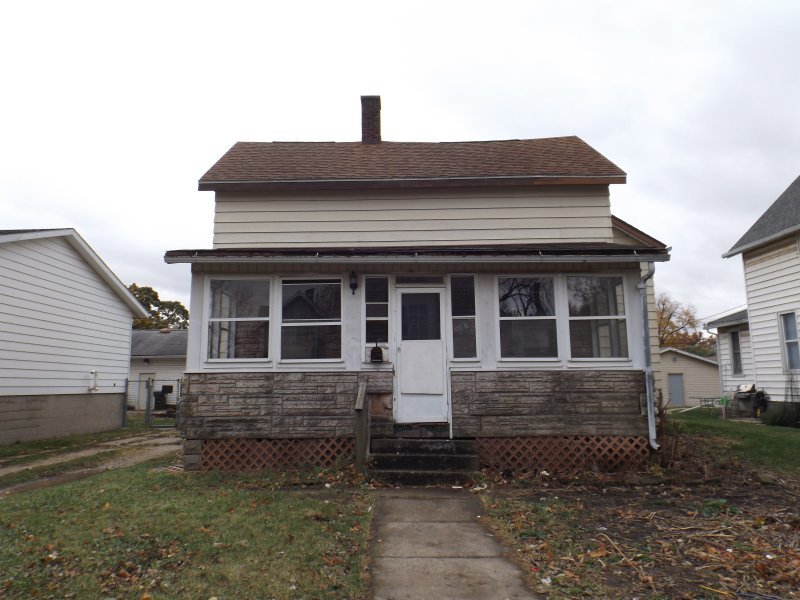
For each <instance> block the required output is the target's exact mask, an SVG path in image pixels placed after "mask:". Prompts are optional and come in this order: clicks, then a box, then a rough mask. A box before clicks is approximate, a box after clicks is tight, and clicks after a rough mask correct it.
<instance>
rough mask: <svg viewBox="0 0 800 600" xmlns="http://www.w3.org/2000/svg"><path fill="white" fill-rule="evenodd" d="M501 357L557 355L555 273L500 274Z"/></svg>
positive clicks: (498, 282)
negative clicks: (502, 275) (547, 274)
mask: <svg viewBox="0 0 800 600" xmlns="http://www.w3.org/2000/svg"><path fill="white" fill-rule="evenodd" d="M497 287H498V303H499V306H500V356H501V357H502V358H552V357H556V356H558V342H557V335H556V311H555V292H554V285H553V278H552V277H524V278H522V277H501V278H499V279H498V281H497Z"/></svg>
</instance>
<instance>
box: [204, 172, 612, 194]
mask: <svg viewBox="0 0 800 600" xmlns="http://www.w3.org/2000/svg"><path fill="white" fill-rule="evenodd" d="M625 182H626V176H625V175H602V176H570V175H538V176H505V175H504V176H498V177H426V178H393V179H286V180H269V181H259V180H252V181H237V180H224V181H209V180H203V179H201V180H200V181H199V182H198V186H197V189H198V190H200V191H201V192H205V191H215V192H221V191H233V190H235V191H291V190H352V189H364V190H377V189H410V188H463V187H477V186H479V187H487V186H488V187H507V186H539V185H609V184H615V183H625Z"/></svg>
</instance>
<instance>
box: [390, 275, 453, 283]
mask: <svg viewBox="0 0 800 600" xmlns="http://www.w3.org/2000/svg"><path fill="white" fill-rule="evenodd" d="M395 281H396V282H397V283H399V284H401V285H410V284H417V285H434V284H435V285H441V284H443V283H444V277H442V276H440V275H398V276H397V278H396V279H395Z"/></svg>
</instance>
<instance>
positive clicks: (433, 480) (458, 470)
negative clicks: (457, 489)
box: [369, 426, 479, 485]
mask: <svg viewBox="0 0 800 600" xmlns="http://www.w3.org/2000/svg"><path fill="white" fill-rule="evenodd" d="M396 427H397V426H396ZM403 427H405V426H403ZM430 427H431V426H424V429H425V430H428V432H429V433H430ZM400 433H401V432H398V431H395V435H398V434H400ZM405 433H406V434H408V433H409V432H408V430H406V432H405ZM369 462H370V467H369V474H370V476H371V477H372V478H373V479H377V480H379V481H384V482H386V483H398V484H403V485H437V484H464V483H466V482H468V481H470V480H472V479H474V478H475V475H476V471H477V470H478V468H479V462H478V454H477V449H476V445H475V440H451V439H443V438H437V437H434V436H432V435H431V436H428V437H405V436H402V437H395V438H374V439H373V440H372V441H371V443H370V459H369Z"/></svg>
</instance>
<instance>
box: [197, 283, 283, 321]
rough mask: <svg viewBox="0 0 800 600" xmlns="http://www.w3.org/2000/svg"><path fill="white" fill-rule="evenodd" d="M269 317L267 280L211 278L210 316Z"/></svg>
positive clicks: (228, 317) (222, 317) (219, 317)
mask: <svg viewBox="0 0 800 600" xmlns="http://www.w3.org/2000/svg"><path fill="white" fill-rule="evenodd" d="M248 317H250V318H252V317H269V282H268V281H257V280H245V279H242V280H235V279H234V280H229V281H224V280H220V279H212V280H211V318H212V319H235V318H248Z"/></svg>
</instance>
